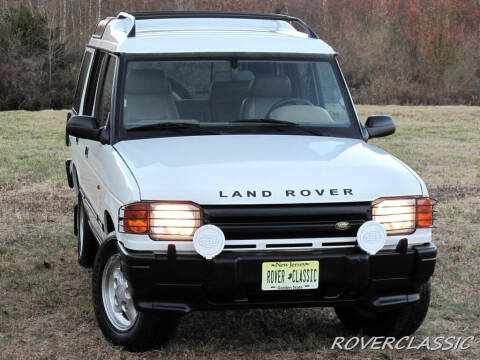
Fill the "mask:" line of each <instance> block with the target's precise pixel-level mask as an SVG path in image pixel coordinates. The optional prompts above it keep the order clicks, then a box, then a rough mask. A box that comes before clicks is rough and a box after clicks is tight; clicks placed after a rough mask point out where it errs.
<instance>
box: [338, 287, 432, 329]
mask: <svg viewBox="0 0 480 360" xmlns="http://www.w3.org/2000/svg"><path fill="white" fill-rule="evenodd" d="M419 293H420V300H419V301H417V302H415V303H412V304H408V305H404V306H403V307H401V308H396V309H389V310H382V311H380V310H376V309H373V308H370V307H360V306H355V307H335V312H336V314H337V316H338V318H339V320H340V322H341V323H342V324H343V325H344V326H345V327H346V328H348V329H351V330H354V331H358V332H362V333H363V334H366V335H369V336H393V337H402V336H408V335H411V334H413V333H414V332H415V331H416V330H417V329H418V328H419V327H420V325H422V323H423V320H424V319H425V317H426V316H427V312H428V307H429V305H430V295H431V284H430V280H429V281H427V282H426V283H424V284H422V285H421V286H420V291H419Z"/></svg>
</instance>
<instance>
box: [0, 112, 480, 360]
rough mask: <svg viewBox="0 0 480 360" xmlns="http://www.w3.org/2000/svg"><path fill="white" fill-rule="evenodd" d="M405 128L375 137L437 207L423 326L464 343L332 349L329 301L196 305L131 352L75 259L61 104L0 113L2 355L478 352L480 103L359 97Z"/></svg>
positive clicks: (415, 355) (452, 355) (334, 330)
mask: <svg viewBox="0 0 480 360" xmlns="http://www.w3.org/2000/svg"><path fill="white" fill-rule="evenodd" d="M359 113H360V115H361V117H362V119H364V118H365V116H366V115H367V114H374V113H389V114H392V115H393V116H394V118H395V120H396V123H397V127H398V132H397V134H396V135H394V136H392V137H388V138H385V139H378V140H375V141H373V143H375V144H377V145H379V146H381V147H383V148H385V149H386V150H388V151H391V152H392V153H393V154H395V155H396V156H398V157H399V158H400V159H402V160H404V161H405V162H406V163H408V164H409V165H410V166H411V167H412V168H413V169H414V170H415V171H417V172H418V173H419V174H420V175H421V176H422V178H423V179H425V181H426V182H427V185H428V186H429V188H430V192H431V194H432V195H433V196H434V197H436V198H438V199H439V200H440V201H441V202H440V205H439V211H440V212H439V221H438V225H439V228H438V229H437V230H436V231H435V242H436V244H437V245H438V247H439V261H438V267H437V270H436V273H435V275H434V279H433V298H432V305H431V308H430V312H429V314H428V316H427V319H426V321H425V323H424V325H423V326H422V327H421V328H420V330H419V331H418V332H417V334H416V336H417V337H419V338H422V337H423V336H453V335H455V336H467V335H475V336H476V340H475V342H474V346H473V347H472V348H470V349H469V350H465V351H450V352H435V353H432V352H428V351H425V350H409V351H407V350H402V351H399V352H393V351H391V350H368V351H361V350H354V351H349V352H347V351H344V352H342V351H339V350H335V351H333V350H330V346H331V344H332V341H333V339H334V338H335V336H351V335H353V334H351V333H349V332H347V331H345V330H344V329H343V328H342V327H341V326H340V325H339V323H338V321H337V320H336V318H335V315H334V313H333V311H332V310H331V309H304V310H293V309H291V310H251V311H240V312H211V313H200V312H198V313H194V314H191V315H188V316H187V317H185V318H184V319H183V322H182V323H181V326H180V328H179V330H178V334H177V337H176V339H175V340H174V341H172V342H171V343H170V344H169V345H168V346H166V347H165V348H162V349H158V350H155V351H151V352H146V353H143V354H131V353H126V352H125V351H123V350H121V349H119V348H115V347H113V346H111V345H110V344H109V343H107V342H106V341H105V340H104V338H103V336H102V334H101V332H100V330H99V329H98V327H97V325H96V322H95V319H94V314H93V311H92V306H91V295H90V275H91V274H90V272H89V271H86V270H83V269H82V268H80V266H79V265H77V263H76V253H75V252H76V250H75V246H76V241H75V239H74V236H73V234H72V216H71V214H72V208H73V204H74V198H73V194H72V192H71V191H70V190H69V189H68V188H67V186H66V182H65V179H64V162H63V161H64V159H65V158H66V157H67V149H66V147H65V146H64V145H63V139H64V138H63V134H64V132H63V131H64V121H65V112H62V111H42V112H35V113H29V112H4V113H0V128H1V129H2V133H0V358H5V359H10V358H39V359H44V358H62V359H83V358H88V359H95V358H98V359H110V358H113V359H126V358H133V359H142V358H146V359H151V358H172V359H173V358H205V359H220V358H250V359H267V358H268V359H270V358H282V359H297V358H331V357H337V358H345V359H346V358H349V359H350V358H352V359H362V358H371V359H393V358H409V359H420V358H421V359H439V358H440V359H465V358H470V359H473V358H478V356H479V354H480V344H479V339H480V329H479V325H480V276H479V275H478V274H479V270H480V256H479V255H480V108H479V107H460V106H455V107H400V106H385V107H375V106H360V107H359Z"/></svg>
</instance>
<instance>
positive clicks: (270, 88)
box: [249, 75, 292, 98]
mask: <svg viewBox="0 0 480 360" xmlns="http://www.w3.org/2000/svg"><path fill="white" fill-rule="evenodd" d="M291 94H292V85H291V83H290V78H289V77H288V76H275V75H265V76H261V77H257V78H255V80H254V81H253V83H252V85H251V86H250V91H249V96H253V97H274V98H286V97H290V95H291Z"/></svg>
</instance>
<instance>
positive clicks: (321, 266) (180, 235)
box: [66, 12, 437, 349]
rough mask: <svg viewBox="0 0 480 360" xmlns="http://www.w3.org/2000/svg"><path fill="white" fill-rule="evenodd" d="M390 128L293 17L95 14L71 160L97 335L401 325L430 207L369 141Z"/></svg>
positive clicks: (413, 307)
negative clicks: (255, 311) (223, 325)
mask: <svg viewBox="0 0 480 360" xmlns="http://www.w3.org/2000/svg"><path fill="white" fill-rule="evenodd" d="M292 25H294V26H292ZM298 29H300V30H302V31H300V30H298ZM394 131H395V127H394V124H393V121H392V119H391V118H390V117H389V116H385V115H376V116H370V117H369V118H368V119H367V121H366V123H365V125H363V124H362V123H361V122H360V121H359V119H358V117H357V115H356V113H355V109H354V105H353V103H352V99H351V97H350V94H349V91H348V88H347V86H346V84H345V81H344V79H343V76H342V73H341V71H340V68H339V66H338V63H337V60H336V53H335V52H334V51H333V50H332V48H331V47H330V46H328V45H327V44H325V43H324V42H323V41H321V40H319V39H318V37H317V36H316V34H315V32H314V31H312V29H310V28H309V27H308V25H306V24H305V23H303V22H302V21H301V20H299V19H297V18H292V17H289V16H285V15H260V14H246V13H218V12H153V13H132V14H127V13H120V14H119V15H118V16H117V17H112V18H106V19H104V20H102V21H101V22H100V23H99V24H98V26H97V29H96V31H95V34H94V35H93V36H92V37H91V39H90V41H89V43H88V45H87V47H86V50H85V55H84V58H83V64H82V67H81V71H80V76H79V81H78V86H77V90H76V93H75V103H74V104H73V107H72V111H71V112H70V113H69V119H68V121H67V127H66V132H67V139H66V140H67V145H68V146H70V149H71V159H69V160H67V164H66V165H67V175H68V178H69V183H70V185H71V186H72V187H73V188H74V189H75V192H76V194H77V195H78V205H77V206H76V208H75V219H76V220H75V232H76V234H77V236H78V260H79V262H80V264H81V265H83V266H91V265H93V301H94V308H95V313H96V316H97V319H98V323H99V325H100V327H101V329H102V331H103V333H104V334H105V336H106V337H107V338H108V339H109V340H110V341H112V342H113V343H114V344H118V345H123V346H125V347H127V348H130V349H135V348H137V349H139V348H146V347H148V346H151V345H152V344H154V343H155V342H157V343H158V342H161V341H164V340H166V339H167V337H168V336H169V335H170V334H171V333H172V331H173V330H174V328H175V326H176V323H177V319H179V317H180V316H181V315H183V314H186V313H188V312H190V311H192V310H216V309H244V308H257V307H317V306H332V307H335V311H336V313H337V315H338V317H339V319H340V321H341V322H342V323H343V324H345V325H346V326H347V327H349V328H352V329H354V330H357V331H362V332H363V333H366V334H371V335H391V336H403V335H408V334H411V333H413V332H414V331H415V330H416V329H417V328H418V327H419V326H420V325H421V323H422V321H423V319H424V318H425V315H426V313H427V310H428V306H429V300H430V277H431V275H432V274H433V271H434V267H435V261H436V253H437V250H436V247H435V245H434V244H433V243H432V242H431V231H432V227H433V205H434V202H433V200H431V199H430V198H429V197H428V192H427V189H426V187H425V184H424V183H423V181H422V180H421V179H420V178H419V177H418V175H416V174H415V173H414V172H413V171H412V170H411V169H410V168H409V167H408V166H406V165H405V164H403V163H402V162H401V161H399V160H398V159H396V158H395V157H393V156H391V155H389V154H388V153H386V152H385V151H383V150H381V149H378V148H376V147H374V146H371V145H369V144H368V143H367V140H368V139H369V138H372V137H378V136H385V135H389V134H392V133H393V132H394Z"/></svg>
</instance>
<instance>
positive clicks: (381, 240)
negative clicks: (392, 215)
mask: <svg viewBox="0 0 480 360" xmlns="http://www.w3.org/2000/svg"><path fill="white" fill-rule="evenodd" d="M386 241H387V232H386V230H385V228H384V227H383V226H382V225H381V224H379V223H378V222H376V221H367V222H365V223H363V224H362V226H360V228H359V229H358V232H357V243H358V246H359V247H360V249H362V250H364V251H365V252H367V253H368V254H370V255H374V254H376V253H377V252H378V251H379V250H380V249H382V248H383V247H384V246H385V242H386Z"/></svg>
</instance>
